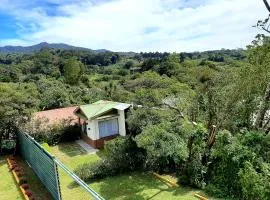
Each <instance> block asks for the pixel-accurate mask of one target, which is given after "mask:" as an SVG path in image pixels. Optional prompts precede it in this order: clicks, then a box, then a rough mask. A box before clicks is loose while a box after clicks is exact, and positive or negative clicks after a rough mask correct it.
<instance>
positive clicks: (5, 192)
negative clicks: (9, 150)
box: [0, 157, 23, 200]
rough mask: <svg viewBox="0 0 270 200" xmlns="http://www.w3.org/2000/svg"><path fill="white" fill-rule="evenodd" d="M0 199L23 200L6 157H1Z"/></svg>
mask: <svg viewBox="0 0 270 200" xmlns="http://www.w3.org/2000/svg"><path fill="white" fill-rule="evenodd" d="M0 172H1V178H0V198H1V199H3V200H9V199H14V200H23V197H22V195H21V192H20V189H19V188H18V187H17V185H16V182H15V180H14V178H13V175H12V173H11V172H10V171H9V169H8V165H7V161H6V159H5V157H0Z"/></svg>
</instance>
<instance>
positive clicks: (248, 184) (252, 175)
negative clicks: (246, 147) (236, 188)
mask: <svg viewBox="0 0 270 200" xmlns="http://www.w3.org/2000/svg"><path fill="white" fill-rule="evenodd" d="M238 175H239V179H240V180H239V181H240V184H241V188H242V193H243V198H244V199H247V200H267V199H269V197H270V165H269V164H267V163H262V164H261V166H260V168H259V169H254V166H253V165H252V164H251V163H250V162H246V163H245V166H244V168H243V169H240V171H239V174H238Z"/></svg>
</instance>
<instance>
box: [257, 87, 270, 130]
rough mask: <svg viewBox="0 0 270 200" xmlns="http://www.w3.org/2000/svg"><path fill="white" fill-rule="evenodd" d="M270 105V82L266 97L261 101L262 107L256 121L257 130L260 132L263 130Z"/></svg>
mask: <svg viewBox="0 0 270 200" xmlns="http://www.w3.org/2000/svg"><path fill="white" fill-rule="evenodd" d="M269 103H270V82H269V83H268V85H267V87H266V90H265V92H264V97H263V99H262V101H261V105H260V108H259V111H258V114H257V117H256V120H255V128H256V129H258V130H260V129H262V128H263V121H264V118H265V114H266V111H267V109H268V107H269Z"/></svg>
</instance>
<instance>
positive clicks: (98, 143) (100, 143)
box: [82, 133, 119, 149]
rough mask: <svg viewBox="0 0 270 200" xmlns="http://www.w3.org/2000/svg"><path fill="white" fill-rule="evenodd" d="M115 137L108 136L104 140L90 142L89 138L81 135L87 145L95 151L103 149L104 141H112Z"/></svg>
mask: <svg viewBox="0 0 270 200" xmlns="http://www.w3.org/2000/svg"><path fill="white" fill-rule="evenodd" d="M117 136H119V135H111V136H108V137H104V138H100V139H98V140H92V139H91V138H89V137H88V136H87V135H85V134H83V133H82V139H83V140H84V141H85V142H86V143H87V144H89V145H91V146H92V147H94V148H97V149H101V148H103V147H104V142H105V141H109V140H112V139H114V138H116V137H117Z"/></svg>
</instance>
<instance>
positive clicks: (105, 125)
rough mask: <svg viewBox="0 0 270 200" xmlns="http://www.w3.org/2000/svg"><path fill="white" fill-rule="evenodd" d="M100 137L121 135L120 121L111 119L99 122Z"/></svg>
mask: <svg viewBox="0 0 270 200" xmlns="http://www.w3.org/2000/svg"><path fill="white" fill-rule="evenodd" d="M98 127H99V136H100V138H102V137H107V136H110V135H116V134H118V133H119V127H118V119H117V118H116V119H110V120H105V121H100V122H98Z"/></svg>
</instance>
